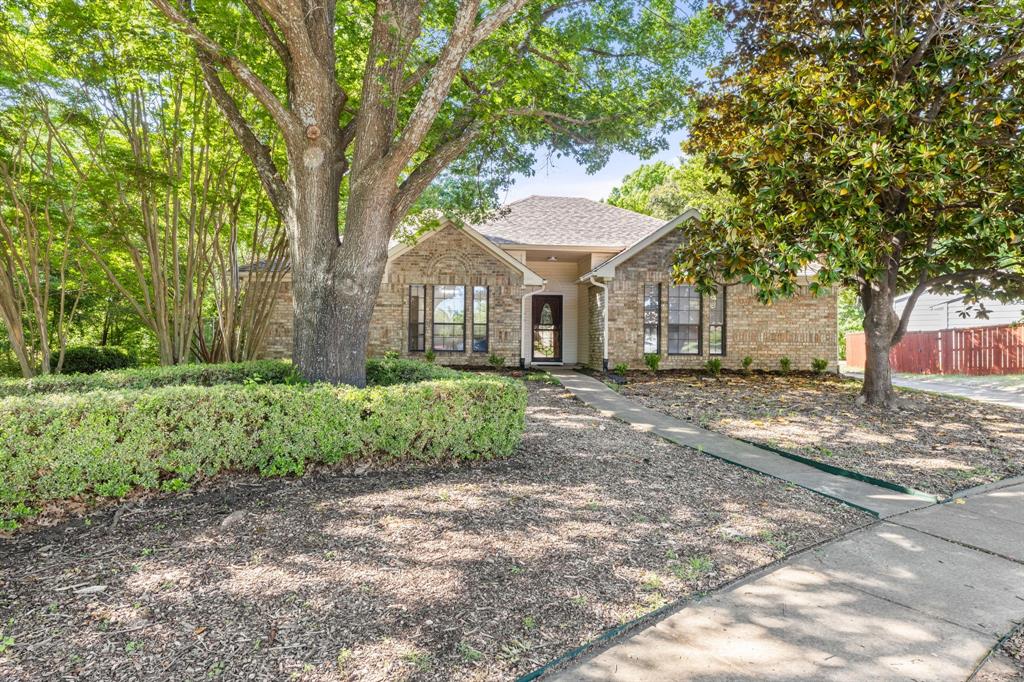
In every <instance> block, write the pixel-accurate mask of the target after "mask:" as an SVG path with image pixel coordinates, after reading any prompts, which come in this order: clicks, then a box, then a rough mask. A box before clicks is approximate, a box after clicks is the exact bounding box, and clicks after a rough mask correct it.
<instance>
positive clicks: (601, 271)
mask: <svg viewBox="0 0 1024 682" xmlns="http://www.w3.org/2000/svg"><path fill="white" fill-rule="evenodd" d="M699 219H700V211H698V210H697V209H695V208H688V209H686V210H685V211H684V212H683V213H682V215H680V216H678V217H676V218H673V219H672V220H670V221H668V222H667V223H665V224H664V225H662V226H661V227H659V228H658V229H657V230H655V231H654V232H651V233H650V234H649V235H647V236H645V237H642V238H641V239H638V240H637V241H635V242H633V244H631V245H630V246H628V247H627V248H625V249H623V250H622V251H621V252H619V253H618V254H616V255H615V256H613V257H612V258H609V259H608V260H606V261H605V262H604V263H601V264H600V265H598V266H597V267H596V268H594V269H593V270H591V271H590V272H587V273H585V274H584V275H583V276H582V277H580V278H579V279H578V280H576V281H577V282H584V281H587V280H591V279H594V278H600V279H604V280H609V279H614V278H615V268H616V266H618V265H619V264H620V263H624V262H626V261H627V260H629V259H630V258H632V257H633V256H635V255H636V254H638V253H640V252H641V251H643V250H644V249H646V248H647V247H648V246H650V245H651V244H653V243H654V242H656V241H658V240H659V239H661V238H662V237H664V236H665V235H667V234H668V233H669V232H671V231H672V230H674V229H676V228H678V227H679V226H680V225H682V224H683V223H684V222H686V221H688V220H699Z"/></svg>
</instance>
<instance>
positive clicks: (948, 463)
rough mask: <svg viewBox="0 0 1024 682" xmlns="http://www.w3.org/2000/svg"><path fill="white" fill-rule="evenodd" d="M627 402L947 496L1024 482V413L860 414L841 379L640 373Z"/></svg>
mask: <svg viewBox="0 0 1024 682" xmlns="http://www.w3.org/2000/svg"><path fill="white" fill-rule="evenodd" d="M629 379H630V381H629V383H628V384H627V385H626V386H623V387H622V389H621V391H622V393H623V395H626V396H629V397H631V398H634V399H636V400H637V401H639V402H641V403H643V404H644V405H646V406H648V407H651V408H654V409H658V410H661V411H663V412H666V413H668V414H671V415H673V416H676V417H679V418H682V419H687V420H690V421H692V422H694V423H697V424H699V425H700V426H703V427H705V428H707V429H710V430H712V431H718V432H721V433H724V434H727V435H730V436H734V437H736V438H743V439H745V440H749V441H754V442H759V443H766V444H768V445H773V446H776V447H779V448H782V449H785V450H789V451H791V452H795V453H797V454H800V455H804V456H806V457H810V458H813V459H816V460H819V461H822V462H826V463H828V464H832V465H835V466H839V467H843V468H846V469H852V470H854V471H858V472H860V473H863V474H867V475H870V476H875V477H877V478H881V479H885V480H888V481H892V482H894V483H899V484H901V485H905V486H908V487H911V488H916V489H918V490H924V491H926V492H930V493H935V494H937V495H940V496H946V495H949V494H951V493H953V492H955V491H957V490H962V489H965V488H970V487H971V486H975V485H980V484H982V483H988V482H990V481H996V480H999V479H1002V478H1006V477H1008V476H1016V475H1020V474H1024V412H1022V411H1020V410H1014V409H1012V408H1007V407H1000V406H998V405H989V404H983V403H978V402H974V401H969V400H960V399H957V398H950V397H945V396H939V395H935V394H931V393H923V392H919V391H907V390H901V389H897V391H899V396H900V403H901V409H899V410H895V411H892V410H881V409H875V408H870V407H866V406H858V405H857V404H856V403H855V402H854V401H855V399H856V397H857V393H858V391H859V389H860V384H859V383H858V382H856V381H848V380H845V379H841V378H839V377H836V376H834V375H829V376H825V377H814V376H806V375H788V376H780V375H768V374H751V375H742V374H723V375H722V376H721V378H719V379H713V378H711V377H709V376H707V375H700V374H659V375H658V376H657V377H655V376H653V375H650V374H646V373H642V372H637V373H634V374H631V375H630V377H629Z"/></svg>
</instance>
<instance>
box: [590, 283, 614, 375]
mask: <svg viewBox="0 0 1024 682" xmlns="http://www.w3.org/2000/svg"><path fill="white" fill-rule="evenodd" d="M587 282H588V283H590V284H593V285H594V286H595V287H598V288H600V289H601V290H602V291H603V292H604V310H603V311H602V314H601V317H602V318H603V319H602V320H601V327H602V333H601V341H602V345H603V346H604V349H603V352H602V354H601V365H602V368H603V369H604V371H605V372H607V371H608V304H609V302H610V301H609V300H608V285H607V284H602V283H601V282H598V281H597V280H596V279H594V276H593V275H591V276H590V277H589V278H588V279H587Z"/></svg>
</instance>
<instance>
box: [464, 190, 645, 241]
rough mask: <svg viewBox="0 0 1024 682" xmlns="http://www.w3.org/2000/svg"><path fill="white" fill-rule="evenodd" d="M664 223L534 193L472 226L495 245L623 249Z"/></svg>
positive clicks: (583, 201) (605, 206) (594, 204)
mask: <svg viewBox="0 0 1024 682" xmlns="http://www.w3.org/2000/svg"><path fill="white" fill-rule="evenodd" d="M664 224H665V221H664V220H659V219H658V218H652V217H650V216H646V215H641V214H640V213H634V212H633V211H627V210H626V209H624V208H618V207H617V206H611V205H609V204H602V203H600V202H597V201H592V200H590V199H583V198H580V197H544V196H536V195H535V196H531V197H527V198H525V199H520V200H519V201H514V202H512V203H511V204H509V205H508V206H506V207H505V209H504V210H503V211H502V212H501V213H500V214H499V215H498V216H496V217H495V218H494V219H493V220H490V221H488V222H487V223H484V224H482V225H474V226H473V227H474V228H476V230H477V231H478V232H480V234H482V235H483V236H485V237H487V239H489V240H491V241H492V242H494V243H495V244H502V245H505V244H532V245H536V246H608V247H614V248H619V249H624V248H626V247H627V246H629V245H630V244H632V243H633V242H635V241H637V240H638V239H642V238H643V237H645V236H647V235H648V234H650V233H651V232H653V231H654V230H656V229H658V228H659V227H661V226H662V225H664Z"/></svg>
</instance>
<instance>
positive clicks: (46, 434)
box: [0, 361, 526, 527]
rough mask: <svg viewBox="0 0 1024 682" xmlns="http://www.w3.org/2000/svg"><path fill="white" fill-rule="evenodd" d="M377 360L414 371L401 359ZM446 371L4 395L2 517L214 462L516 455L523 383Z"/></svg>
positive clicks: (122, 491)
mask: <svg viewBox="0 0 1024 682" xmlns="http://www.w3.org/2000/svg"><path fill="white" fill-rule="evenodd" d="M384 362H391V361H384ZM404 362H407V361H404ZM381 364H383V363H381ZM416 364H419V363H416ZM374 372H375V375H376V376H377V377H378V378H381V379H389V378H392V379H393V378H394V377H396V376H405V377H412V376H414V375H416V370H415V368H410V367H387V366H378V367H375V369H374ZM448 372H451V373H452V374H454V375H455V377H454V378H442V379H430V380H425V381H420V382H418V383H402V384H394V385H390V386H377V387H370V388H366V389H356V388H351V387H335V386H330V385H326V384H316V385H266V384H261V385H254V384H248V385H244V384H243V385H237V384H236V385H231V384H221V385H216V386H212V387H200V386H165V387H161V388H153V389H149V390H145V391H139V390H107V391H95V392H91V393H79V394H75V393H66V394H59V395H43V396H28V397H12V398H7V399H5V400H0V474H2V476H0V525H5V526H7V527H14V526H16V525H17V520H18V519H19V518H21V517H25V516H30V515H32V514H33V513H34V510H35V509H37V508H38V507H39V506H41V505H42V504H44V503H46V502H50V501H58V500H68V499H78V500H83V501H86V502H89V501H91V500H93V499H95V498H102V497H123V496H124V495H126V494H128V493H129V492H131V491H133V490H139V489H142V490H157V489H159V490H171V491H173V490H180V489H184V488H187V487H188V486H189V485H190V484H191V483H193V482H194V481H196V480H198V479H200V478H203V477H208V476H212V475H214V474H216V473H218V472H222V471H251V472H258V473H259V474H261V475H263V476H279V475H286V474H301V473H302V472H303V471H304V470H305V468H306V467H307V466H308V465H310V464H337V463H340V462H345V461H354V460H358V459H366V460H367V461H369V462H370V463H372V464H377V465H388V464H393V463H397V462H423V463H428V462H429V463H435V462H446V461H454V460H476V459H489V458H492V457H502V456H507V455H509V454H511V453H512V452H513V450H514V449H515V447H516V446H517V445H518V443H519V440H520V437H521V436H522V431H523V427H524V416H525V410H526V390H525V388H524V386H523V385H522V384H521V383H520V382H517V381H514V380H510V379H504V378H500V377H493V376H477V375H470V374H465V373H459V372H452V370H444V372H443V373H445V374H447V373H448ZM229 374H230V373H229ZM229 374H228V375H229ZM427 374H432V372H430V371H428V370H425V369H424V370H422V371H420V375H421V376H425V375H427ZM228 375H217V376H228ZM210 376H211V375H203V377H204V378H205V379H209V378H210Z"/></svg>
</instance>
